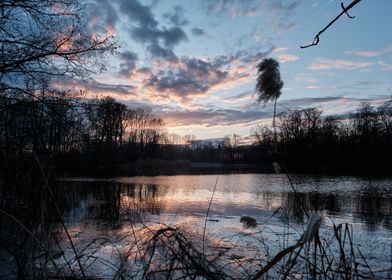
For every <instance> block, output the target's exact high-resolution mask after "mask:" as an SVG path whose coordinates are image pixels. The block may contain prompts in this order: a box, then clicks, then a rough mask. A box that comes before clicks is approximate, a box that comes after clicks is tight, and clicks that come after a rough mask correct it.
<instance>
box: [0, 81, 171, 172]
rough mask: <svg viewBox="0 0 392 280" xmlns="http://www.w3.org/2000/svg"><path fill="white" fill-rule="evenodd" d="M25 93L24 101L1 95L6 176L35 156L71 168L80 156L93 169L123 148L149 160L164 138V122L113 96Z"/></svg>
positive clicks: (1, 155) (0, 146)
mask: <svg viewBox="0 0 392 280" xmlns="http://www.w3.org/2000/svg"><path fill="white" fill-rule="evenodd" d="M27 93H28V89H26V90H25V91H24V94H23V96H22V98H20V96H18V95H17V93H16V92H10V91H7V92H2V94H1V95H0V160H1V161H2V162H3V164H2V169H3V171H6V170H7V169H8V168H11V169H12V168H15V167H16V166H15V162H16V161H19V160H20V159H23V158H25V159H26V158H27V159H28V158H29V155H30V156H31V157H32V156H33V153H35V154H38V155H39V156H40V157H51V158H53V159H59V160H60V159H61V160H62V161H66V160H70V161H71V162H69V164H75V162H74V161H75V160H77V159H80V158H82V157H85V158H86V160H90V161H91V163H90V164H92V162H93V161H94V162H95V163H110V162H113V161H118V159H119V158H118V157H117V156H118V154H120V153H121V152H123V151H122V150H121V151H120V149H125V148H126V152H127V155H128V156H130V157H132V156H136V155H140V154H146V156H148V155H149V153H151V152H152V151H153V150H154V147H155V146H157V145H158V144H159V143H160V142H161V141H162V137H163V136H164V130H163V121H162V119H160V118H157V117H155V116H154V115H153V114H152V112H151V110H150V109H148V108H130V107H128V106H126V105H124V104H122V103H119V102H117V101H115V100H114V99H113V98H110V97H106V98H101V99H99V98H86V97H84V95H83V93H82V92H75V91H71V90H57V89H50V88H46V87H42V88H41V90H40V91H36V90H35V89H34V90H32V91H31V92H29V94H27ZM64 155H68V158H63V157H64ZM70 155H73V157H70ZM31 157H30V158H31ZM116 157H117V158H116ZM122 159H124V157H122ZM85 163H86V164H89V163H88V162H85ZM8 171H12V172H10V173H11V174H13V171H15V170H8Z"/></svg>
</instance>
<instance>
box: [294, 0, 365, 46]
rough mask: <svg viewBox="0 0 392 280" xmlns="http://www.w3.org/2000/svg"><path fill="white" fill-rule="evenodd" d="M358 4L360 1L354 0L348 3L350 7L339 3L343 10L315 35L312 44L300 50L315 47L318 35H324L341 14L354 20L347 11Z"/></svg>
mask: <svg viewBox="0 0 392 280" xmlns="http://www.w3.org/2000/svg"><path fill="white" fill-rule="evenodd" d="M359 2H361V0H354V1H352V2H351V3H350V5H348V6H347V8H346V7H344V5H343V3H341V4H340V5H341V7H342V9H343V11H342V12H341V13H340V14H338V15H337V16H336V17H335V18H334V19H333V20H332V21H331V22H330V23H328V24H327V25H326V26H325V27H324V28H323V29H322V30H320V31H319V33H317V35H316V36H315V37H314V39H313V42H312V43H310V44H309V45H305V46H300V48H301V49H305V48H309V47H312V46H316V45H317V44H318V43H319V42H320V35H321V34H322V33H324V32H325V31H326V30H327V29H328V28H329V27H330V26H331V25H332V24H334V23H335V21H337V20H338V19H339V18H340V17H341V16H342V15H343V14H346V15H347V17H348V18H354V16H350V15H349V13H348V11H349V10H350V9H351V8H352V7H354V6H355V5H357V4H358V3H359Z"/></svg>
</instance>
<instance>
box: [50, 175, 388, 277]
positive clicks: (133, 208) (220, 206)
mask: <svg viewBox="0 0 392 280" xmlns="http://www.w3.org/2000/svg"><path fill="white" fill-rule="evenodd" d="M391 183H392V181H391V179H369V178H358V177H323V178H320V177H311V176H298V175H290V176H287V175H283V174H225V175H176V176H142V177H121V178H111V179H93V178H72V179H62V180H59V181H56V182H54V183H51V188H52V190H53V192H54V195H55V196H56V197H57V201H58V206H59V208H60V209H61V213H62V215H63V219H64V222H65V224H66V226H67V231H68V234H69V235H70V236H71V238H72V239H73V242H74V244H73V245H74V246H75V247H76V250H79V251H80V250H82V251H83V255H85V256H89V258H92V257H93V258H94V261H90V262H91V264H90V265H89V268H88V271H90V273H93V274H97V273H98V275H101V276H102V277H107V278H113V275H115V273H116V271H118V269H119V266H116V263H118V262H119V260H121V259H122V258H123V256H124V254H125V255H127V256H128V257H127V260H128V258H133V259H135V261H134V262H132V264H128V265H129V266H130V267H129V268H128V271H129V270H132V269H133V270H137V269H138V268H137V267H138V261H140V260H138V261H136V259H137V255H138V250H139V251H140V250H141V249H140V248H136V247H135V246H136V245H135V244H136V241H135V240H137V239H138V238H139V236H141V234H140V233H141V232H145V231H146V229H148V231H151V232H152V231H153V230H159V229H160V228H162V227H170V228H175V229H180V230H181V231H182V232H185V235H184V236H187V238H188V239H191V240H192V241H193V243H194V244H193V245H192V246H195V247H196V248H198V249H199V251H200V250H203V251H204V250H205V248H204V243H206V244H208V248H209V249H208V250H212V251H214V252H215V251H217V250H218V251H219V250H223V251H224V252H223V253H222V254H221V255H225V257H226V260H229V262H231V265H230V266H229V268H228V270H229V271H230V269H233V273H234V274H233V275H235V277H238V278H241V277H242V278H246V276H244V275H246V274H242V272H241V273H240V272H238V267H239V264H238V263H240V265H241V267H246V269H247V271H257V270H258V269H260V265H259V264H258V263H257V262H256V261H255V260H258V259H263V258H265V259H271V257H272V256H273V255H275V254H276V253H277V252H279V251H281V250H282V249H284V248H286V247H288V246H289V245H292V244H295V243H296V242H297V240H298V239H299V238H300V237H301V235H302V233H303V231H304V230H305V227H306V225H305V224H306V221H307V215H309V214H310V213H313V212H316V213H317V214H318V215H320V216H321V217H322V221H321V226H320V235H323V238H324V239H323V240H324V241H325V240H327V241H328V240H331V238H332V237H331V236H333V232H334V229H333V225H334V224H335V225H338V224H341V223H349V224H350V228H351V227H352V231H351V233H353V245H354V246H355V248H360V251H361V253H362V254H364V255H366V258H367V262H368V263H369V265H371V266H372V268H373V269H374V270H375V271H381V270H383V269H385V268H386V267H388V266H390V265H391V258H392V252H391V250H392V203H391V200H392V184H391ZM207 212H208V217H207ZM241 217H248V218H251V219H254V220H255V223H256V224H253V225H252V224H251V225H249V224H247V223H244V221H241ZM56 225H57V226H55V227H54V229H55V230H54V231H55V232H56V236H57V237H56V238H57V240H58V243H57V246H60V247H61V248H62V249H61V250H63V251H62V252H61V254H59V257H58V258H59V261H60V263H61V259H67V258H71V259H72V255H73V251H72V250H71V247H70V244H69V242H68V238H67V236H66V232H65V231H64V229H63V227H62V226H61V225H59V224H56ZM328 238H330V239H328ZM327 241H326V242H327ZM143 242H144V243H146V242H147V241H146V240H144V241H143ZM131 243H134V245H131ZM144 243H143V244H144ZM89 246H90V247H89ZM206 246H207V245H206ZM267 247H268V248H267ZM64 248H66V249H64ZM135 248H136V249H135ZM211 248H212V249H211ZM217 248H218V249H217ZM222 248H224V249H222ZM227 248H229V249H227ZM266 248H267V249H266ZM264 249H266V250H267V251H268V254H265V255H263V256H262V254H261V253H260V252H261V251H264ZM56 250H57V249H56ZM56 250H54V251H56ZM206 250H207V249H206ZM57 251H58V250H57ZM126 252H127V253H126ZM139 254H140V252H139ZM60 256H61V257H60ZM97 260H99V261H97ZM86 262H88V261H87V260H86ZM233 262H234V263H235V265H234V264H233ZM66 263H67V262H66V261H64V262H63V265H64V266H65V264H66ZM244 263H246V264H247V265H248V266H245V265H244ZM67 265H68V267H69V268H70V267H73V266H75V265H76V262H73V263H72V265H69V264H67ZM133 265H135V266H136V268H135V267H133V268H131V266H133ZM140 265H141V264H139V266H140ZM233 265H234V266H233ZM139 269H141V268H140V267H139ZM150 269H151V270H152V268H150ZM154 269H156V268H154ZM243 269H244V271H245V270H246V269H245V268H243ZM236 273H237V274H236ZM238 273H240V274H238ZM244 273H245V272H244ZM295 275H297V274H295ZM301 275H302V274H300V276H301ZM385 275H386V274H385ZM128 276H129V277H131V276H132V277H136V278H143V277H141V276H140V274H134V275H128ZM240 276H241V277H240ZM387 276H388V275H387ZM295 277H297V276H295ZM105 279H106V278H105ZM300 279H302V278H300Z"/></svg>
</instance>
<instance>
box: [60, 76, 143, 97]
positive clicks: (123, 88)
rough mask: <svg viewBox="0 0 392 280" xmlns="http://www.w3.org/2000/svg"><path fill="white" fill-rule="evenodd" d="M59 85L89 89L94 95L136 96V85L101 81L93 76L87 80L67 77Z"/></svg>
mask: <svg viewBox="0 0 392 280" xmlns="http://www.w3.org/2000/svg"><path fill="white" fill-rule="evenodd" d="M59 86H60V87H61V86H67V87H70V86H72V87H75V88H76V89H80V90H89V91H90V93H92V94H93V95H96V94H100V95H103V96H106V95H108V96H109V95H110V96H116V97H127V98H129V97H135V96H136V94H135V93H134V90H135V87H134V86H132V85H122V84H107V83H101V82H98V81H97V80H95V79H93V78H89V79H87V80H75V79H72V80H71V79H66V80H64V81H62V84H61V85H59Z"/></svg>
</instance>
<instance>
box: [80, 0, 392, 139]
mask: <svg viewBox="0 0 392 280" xmlns="http://www.w3.org/2000/svg"><path fill="white" fill-rule="evenodd" d="M340 3H341V0H339V1H336V0H314V1H312V0H198V1H194V0H178V1H177V0H117V1H110V0H90V2H89V4H88V7H87V8H88V25H89V27H90V28H92V29H95V30H102V29H105V30H107V31H108V32H110V33H111V34H115V35H116V37H117V40H118V41H119V43H120V44H121V48H120V49H119V50H118V53H117V54H116V55H113V56H110V57H108V58H106V61H105V65H106V71H105V72H103V73H101V74H99V75H93V76H91V77H89V78H87V79H84V80H75V81H73V83H74V86H75V87H77V88H84V89H89V91H90V92H91V93H92V94H96V95H99V96H112V97H114V98H116V99H117V100H118V101H121V102H123V103H125V104H127V105H129V106H130V107H149V108H151V110H152V111H153V113H154V114H155V115H157V116H159V117H161V118H162V119H163V120H164V121H165V124H166V127H167V130H168V132H169V133H176V134H178V135H186V134H192V135H195V136H196V138H197V139H206V138H217V137H223V136H225V135H228V134H233V133H236V134H239V135H241V136H247V135H249V134H250V129H251V127H253V126H255V125H256V124H263V123H270V122H271V118H272V114H273V104H272V103H271V104H270V103H267V104H257V103H256V96H255V86H256V77H257V68H256V66H257V64H258V63H259V62H261V61H262V60H263V59H264V58H266V57H272V58H275V59H277V60H278V61H279V63H280V70H281V76H282V80H283V82H284V87H283V90H282V94H281V96H280V98H279V100H278V104H279V105H278V108H277V109H278V112H282V111H285V110H288V109H290V110H295V109H303V108H311V107H316V108H319V109H320V110H322V111H323V112H324V115H328V114H337V113H345V112H348V111H352V110H354V109H355V108H356V107H357V106H358V105H359V104H360V103H361V102H363V101H369V102H371V104H373V105H379V104H381V103H382V102H384V101H385V100H387V99H389V98H390V97H391V95H392V36H391V32H390V27H391V26H392V22H391V17H390V13H391V11H392V1H391V0H377V1H375V0H362V1H361V2H360V3H359V4H358V5H356V6H355V7H354V8H353V9H351V10H350V12H349V13H350V15H351V16H355V18H353V19H350V18H348V17H347V16H342V17H341V18H340V19H339V20H338V21H337V22H336V23H335V24H334V25H333V26H331V27H330V28H329V29H328V30H327V31H326V32H325V33H323V34H322V35H321V37H320V43H319V44H318V45H317V46H314V47H311V48H306V49H300V46H301V45H306V44H308V43H310V42H311V41H312V40H313V37H314V36H315V35H316V34H317V32H318V31H319V30H321V29H322V28H323V27H324V26H325V25H326V24H328V23H329V22H330V21H331V20H332V19H333V18H334V17H335V16H336V15H337V14H339V13H340V12H341V7H340ZM343 3H344V4H345V5H346V6H347V5H348V4H349V3H351V0H348V1H347V0H346V1H343Z"/></svg>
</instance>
